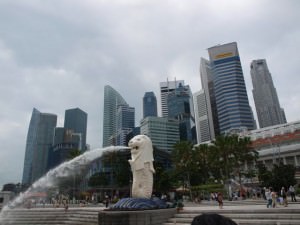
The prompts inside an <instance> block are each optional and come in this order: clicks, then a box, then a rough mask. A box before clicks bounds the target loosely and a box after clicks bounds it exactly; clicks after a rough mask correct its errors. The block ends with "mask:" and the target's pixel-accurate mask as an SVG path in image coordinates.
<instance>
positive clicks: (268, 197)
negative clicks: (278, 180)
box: [265, 187, 272, 208]
mask: <svg viewBox="0 0 300 225" xmlns="http://www.w3.org/2000/svg"><path fill="white" fill-rule="evenodd" d="M265 195H266V200H267V208H271V207H272V188H271V187H270V188H269V189H267V190H266V192H265Z"/></svg>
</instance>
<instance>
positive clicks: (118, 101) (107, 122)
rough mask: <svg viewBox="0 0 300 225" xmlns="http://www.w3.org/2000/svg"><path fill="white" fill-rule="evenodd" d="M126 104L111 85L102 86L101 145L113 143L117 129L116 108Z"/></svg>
mask: <svg viewBox="0 0 300 225" xmlns="http://www.w3.org/2000/svg"><path fill="white" fill-rule="evenodd" d="M124 104H125V105H127V103H126V101H125V100H124V99H123V97H122V96H121V95H120V94H119V93H118V92H117V91H116V90H115V89H113V88H112V87H111V86H109V85H106V86H105V87H104V107H103V144H102V146H103V147H106V146H110V145H112V144H114V142H115V141H114V139H115V138H114V137H113V136H114V135H115V134H116V131H117V124H116V121H117V118H116V117H117V108H118V105H124Z"/></svg>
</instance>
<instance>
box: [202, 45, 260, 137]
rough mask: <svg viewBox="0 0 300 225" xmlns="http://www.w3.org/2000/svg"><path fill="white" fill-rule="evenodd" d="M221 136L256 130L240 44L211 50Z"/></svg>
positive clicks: (209, 50)
mask: <svg viewBox="0 0 300 225" xmlns="http://www.w3.org/2000/svg"><path fill="white" fill-rule="evenodd" d="M208 53H209V58H210V62H211V69H212V75H213V76H212V79H213V84H214V91H215V100H216V107H217V114H218V121H219V129H220V133H221V134H224V133H226V132H229V131H231V130H234V129H245V128H246V129H248V130H252V129H254V128H255V122H254V118H253V114H252V110H251V108H250V105H249V100H248V95H247V91H246V86H245V81H244V75H243V71H242V66H241V62H240V56H239V52H238V48H237V43H236V42H233V43H229V44H224V45H217V46H214V47H211V48H209V49H208Z"/></svg>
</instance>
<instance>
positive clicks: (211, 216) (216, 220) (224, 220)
mask: <svg viewBox="0 0 300 225" xmlns="http://www.w3.org/2000/svg"><path fill="white" fill-rule="evenodd" d="M191 225H237V224H236V223H235V222H234V221H233V220H231V219H230V218H228V217H225V216H222V215H219V214H216V213H204V214H202V215H198V216H195V217H194V219H193V221H192V223H191Z"/></svg>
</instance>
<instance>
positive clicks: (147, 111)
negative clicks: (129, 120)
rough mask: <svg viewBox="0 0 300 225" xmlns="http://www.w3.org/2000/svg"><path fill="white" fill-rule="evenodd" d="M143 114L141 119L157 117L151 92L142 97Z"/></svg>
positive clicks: (154, 100)
mask: <svg viewBox="0 0 300 225" xmlns="http://www.w3.org/2000/svg"><path fill="white" fill-rule="evenodd" d="M143 114H144V117H143V118H145V117H147V116H157V100H156V96H155V94H154V93H153V92H152V91H151V92H146V93H145V95H144V97H143Z"/></svg>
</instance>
